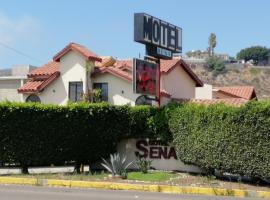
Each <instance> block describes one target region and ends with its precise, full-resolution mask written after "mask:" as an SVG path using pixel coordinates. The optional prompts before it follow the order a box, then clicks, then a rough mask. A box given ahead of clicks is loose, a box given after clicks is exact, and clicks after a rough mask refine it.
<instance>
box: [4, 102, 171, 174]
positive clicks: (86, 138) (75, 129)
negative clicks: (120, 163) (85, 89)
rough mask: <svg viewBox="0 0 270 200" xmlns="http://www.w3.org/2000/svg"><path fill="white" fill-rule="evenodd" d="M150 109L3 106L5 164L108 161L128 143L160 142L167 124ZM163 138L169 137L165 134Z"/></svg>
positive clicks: (77, 165)
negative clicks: (122, 143) (154, 139)
mask: <svg viewBox="0 0 270 200" xmlns="http://www.w3.org/2000/svg"><path fill="white" fill-rule="evenodd" d="M157 112H161V110H159V109H156V108H154V107H149V106H139V107H128V106H111V105H108V104H106V103H98V104H89V103H80V104H72V103H71V104H69V105H67V106H55V105H42V104H34V103H8V102H6V103H0V162H1V163H4V164H16V165H20V166H21V167H22V168H23V170H24V172H27V167H28V166H42V165H50V164H55V165H60V164H61V165H62V164H65V163H74V162H75V165H76V170H77V171H78V172H79V168H80V165H81V164H89V163H92V162H95V161H98V160H100V158H101V157H108V156H109V154H110V153H114V152H115V151H116V146H117V143H118V142H119V141H120V140H121V139H123V138H147V137H158V135H159V133H160V132H159V130H160V129H163V130H164V128H163V127H166V124H167V121H166V120H165V122H164V124H165V125H163V122H161V117H158V120H157V119H156V118H155V116H156V114H157ZM163 133H164V132H163Z"/></svg>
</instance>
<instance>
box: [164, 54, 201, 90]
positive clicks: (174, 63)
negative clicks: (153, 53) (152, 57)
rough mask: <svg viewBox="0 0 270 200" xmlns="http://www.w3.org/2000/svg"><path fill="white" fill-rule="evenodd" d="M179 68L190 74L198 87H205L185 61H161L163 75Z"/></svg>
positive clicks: (174, 59)
mask: <svg viewBox="0 0 270 200" xmlns="http://www.w3.org/2000/svg"><path fill="white" fill-rule="evenodd" d="M177 66H180V67H182V68H183V69H184V70H185V71H186V72H187V73H188V75H189V76H190V78H192V79H193V80H194V81H195V83H196V86H197V87H202V86H203V82H202V81H201V80H200V79H199V77H198V76H197V75H196V74H195V73H194V72H193V71H192V69H191V68H190V67H189V66H188V64H187V63H186V62H185V61H184V60H182V59H179V58H173V59H172V60H160V68H161V73H162V74H168V73H169V72H170V71H172V70H173V69H174V68H175V67H177Z"/></svg>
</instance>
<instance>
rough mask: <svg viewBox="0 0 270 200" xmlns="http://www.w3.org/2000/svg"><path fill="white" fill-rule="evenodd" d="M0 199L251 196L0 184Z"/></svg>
mask: <svg viewBox="0 0 270 200" xmlns="http://www.w3.org/2000/svg"><path fill="white" fill-rule="evenodd" d="M0 199H1V200H48V199H50V200H86V199H87V200H92V199H97V200H131V199H133V200H137V199H138V200H176V199H177V200H180V199H181V200H218V199H219V200H238V199H239V200H243V199H246V200H251V199H252V198H233V197H209V196H197V195H179V194H163V193H151V192H136V191H115V190H97V189H71V188H53V187H37V186H15V185H0Z"/></svg>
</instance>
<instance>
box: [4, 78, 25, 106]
mask: <svg viewBox="0 0 270 200" xmlns="http://www.w3.org/2000/svg"><path fill="white" fill-rule="evenodd" d="M23 83H24V79H11V78H10V79H4V80H0V101H15V102H21V101H22V94H19V93H18V92H17V89H18V88H19V87H20V86H21V85H23Z"/></svg>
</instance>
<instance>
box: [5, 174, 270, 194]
mask: <svg viewBox="0 0 270 200" xmlns="http://www.w3.org/2000/svg"><path fill="white" fill-rule="evenodd" d="M0 183H1V184H18V185H39V186H54V187H57V186H58V187H59V186H60V187H71V188H97V189H110V190H136V191H147V192H162V193H172V194H197V195H208V196H234V197H255V198H270V192H269V191H252V190H240V189H224V188H201V187H181V186H169V185H148V184H131V183H116V182H90V181H72V180H56V179H37V178H14V177H0Z"/></svg>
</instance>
